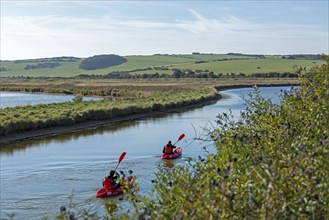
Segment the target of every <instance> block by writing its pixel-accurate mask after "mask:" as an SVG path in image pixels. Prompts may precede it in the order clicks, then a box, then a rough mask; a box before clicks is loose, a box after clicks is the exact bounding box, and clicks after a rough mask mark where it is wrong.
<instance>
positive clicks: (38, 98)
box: [0, 91, 101, 108]
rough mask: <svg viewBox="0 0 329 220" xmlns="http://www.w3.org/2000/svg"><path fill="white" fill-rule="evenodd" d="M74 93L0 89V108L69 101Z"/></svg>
mask: <svg viewBox="0 0 329 220" xmlns="http://www.w3.org/2000/svg"><path fill="white" fill-rule="evenodd" d="M73 99H74V95H64V94H56V95H54V94H36V93H19V92H3V91H0V108H6V107H15V106H25V105H36V104H49V103H59V102H71V101H73ZM82 100H83V101H91V100H101V98H99V97H89V96H84V97H83V99H82Z"/></svg>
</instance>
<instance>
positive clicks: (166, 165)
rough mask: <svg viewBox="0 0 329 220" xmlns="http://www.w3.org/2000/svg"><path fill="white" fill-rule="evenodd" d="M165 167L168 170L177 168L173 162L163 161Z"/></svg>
mask: <svg viewBox="0 0 329 220" xmlns="http://www.w3.org/2000/svg"><path fill="white" fill-rule="evenodd" d="M162 163H163V166H164V167H166V168H169V169H171V168H173V167H174V166H175V163H174V161H173V160H162Z"/></svg>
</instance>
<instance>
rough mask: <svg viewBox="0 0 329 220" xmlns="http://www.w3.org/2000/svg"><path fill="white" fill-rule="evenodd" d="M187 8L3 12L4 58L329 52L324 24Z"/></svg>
mask: <svg viewBox="0 0 329 220" xmlns="http://www.w3.org/2000/svg"><path fill="white" fill-rule="evenodd" d="M187 10H188V12H190V13H191V14H192V15H193V19H189V20H178V19H176V20H173V21H170V22H169V21H166V22H159V21H150V20H145V19H136V18H129V17H123V16H119V15H113V14H108V15H102V16H88V17H76V16H58V15H47V16H2V17H1V19H2V27H1V57H0V58H1V59H21V58H29V57H50V56H71V55H72V56H80V57H81V56H82V57H86V56H92V55H95V54H103V53H115V54H119V55H127V54H153V53H191V52H193V51H203V52H214V53H227V52H246V53H263V52H267V53H268V52H270V53H271V51H272V52H277V53H302V52H304V51H306V52H307V51H308V53H314V52H315V53H320V52H325V53H328V49H327V48H328V42H327V40H326V39H328V32H327V30H323V29H321V28H320V27H318V26H312V25H295V24H289V23H284V24H280V23H271V24H269V23H264V22H262V21H257V20H246V19H241V18H238V17H236V16H233V15H226V16H225V17H221V18H218V17H217V18H208V17H206V16H204V15H202V14H200V13H199V12H198V11H196V10H194V9H187ZM278 45H280V48H278ZM287 48H289V50H291V51H290V52H289V51H287ZM280 51H281V52H280Z"/></svg>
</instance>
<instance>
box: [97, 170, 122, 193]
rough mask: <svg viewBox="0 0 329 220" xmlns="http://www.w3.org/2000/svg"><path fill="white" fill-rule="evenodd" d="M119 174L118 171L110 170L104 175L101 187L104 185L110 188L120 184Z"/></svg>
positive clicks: (117, 186) (115, 187)
mask: <svg viewBox="0 0 329 220" xmlns="http://www.w3.org/2000/svg"><path fill="white" fill-rule="evenodd" d="M119 177H120V175H119V173H118V172H116V171H114V170H111V171H110V173H109V175H108V176H106V177H104V179H103V182H102V183H103V187H105V188H106V189H107V190H111V189H117V188H119V187H120V186H121V185H120V182H119V181H120V178H119Z"/></svg>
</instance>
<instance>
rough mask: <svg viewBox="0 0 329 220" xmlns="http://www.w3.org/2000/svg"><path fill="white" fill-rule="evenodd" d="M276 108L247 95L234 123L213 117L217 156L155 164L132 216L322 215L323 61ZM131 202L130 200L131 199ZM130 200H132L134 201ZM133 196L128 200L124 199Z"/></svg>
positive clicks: (326, 147) (328, 187) (328, 185)
mask: <svg viewBox="0 0 329 220" xmlns="http://www.w3.org/2000/svg"><path fill="white" fill-rule="evenodd" d="M325 60H326V64H324V65H322V66H320V67H314V68H313V69H312V71H311V72H310V73H300V75H301V77H300V79H299V80H300V83H301V87H300V88H298V89H295V90H292V91H291V92H288V93H285V94H283V95H282V102H281V104H279V105H274V104H272V102H271V100H269V99H264V98H263V97H261V96H260V94H259V92H258V90H257V88H256V89H255V93H254V94H250V96H249V97H247V98H245V100H246V102H247V107H246V109H245V110H244V111H242V112H241V117H240V118H239V119H238V120H236V119H235V120H234V119H233V115H232V114H227V113H223V114H221V115H218V118H217V119H218V120H217V124H218V126H217V127H216V128H215V129H213V130H212V131H211V132H209V133H208V136H209V137H210V138H211V139H212V141H213V142H214V143H215V145H216V148H217V153H215V154H210V153H208V154H207V156H206V157H205V158H201V157H200V158H199V160H191V161H190V162H189V166H175V168H174V169H171V170H166V169H159V171H158V172H157V173H156V177H157V178H156V180H155V181H154V188H153V193H152V194H151V196H150V197H144V198H142V202H141V203H140V204H137V203H133V205H134V207H135V210H136V215H137V216H134V218H139V219H328V217H329V212H328V211H329V203H328V201H329V178H328V167H329V162H328V161H329V160H328V158H329V134H328V124H329V117H328V116H329V109H328V107H329V106H328V103H329V93H328V88H329V77H328V76H329V75H328V73H329V65H328V64H329V58H328V57H325ZM133 199H134V198H133ZM135 199H136V198H135ZM132 201H133V200H132Z"/></svg>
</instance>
